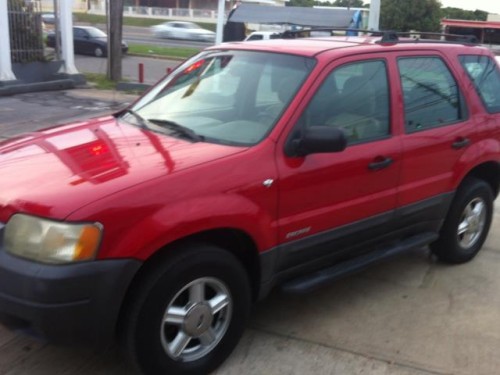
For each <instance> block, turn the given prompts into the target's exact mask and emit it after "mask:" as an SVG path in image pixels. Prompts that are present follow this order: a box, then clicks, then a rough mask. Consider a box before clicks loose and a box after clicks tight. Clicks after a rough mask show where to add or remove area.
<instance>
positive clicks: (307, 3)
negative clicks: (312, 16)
mask: <svg viewBox="0 0 500 375" xmlns="http://www.w3.org/2000/svg"><path fill="white" fill-rule="evenodd" d="M286 5H287V6H290V7H312V6H313V5H314V0H290V1H289V2H288V3H286Z"/></svg>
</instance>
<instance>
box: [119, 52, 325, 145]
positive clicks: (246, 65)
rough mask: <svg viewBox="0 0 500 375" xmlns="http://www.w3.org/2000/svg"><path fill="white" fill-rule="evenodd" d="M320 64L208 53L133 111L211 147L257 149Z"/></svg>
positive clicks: (275, 56)
mask: <svg viewBox="0 0 500 375" xmlns="http://www.w3.org/2000/svg"><path fill="white" fill-rule="evenodd" d="M314 64H315V60H314V59H311V58H307V57H302V56H294V55H285V54H277V53H268V52H249V51H218V52H213V51H212V52H204V53H201V54H200V55H198V56H196V57H194V58H192V59H190V60H188V61H187V62H186V63H184V64H183V65H182V66H180V67H179V68H177V70H176V71H174V72H173V73H172V74H170V75H169V76H168V77H167V78H166V79H165V80H164V81H162V82H160V83H159V84H158V85H157V86H156V87H155V88H154V89H152V90H151V91H150V92H149V93H148V94H147V95H146V96H144V97H143V98H142V99H141V100H140V101H139V102H137V103H136V104H135V105H134V106H133V108H132V111H134V112H135V113H136V114H137V115H139V116H140V117H142V118H143V119H145V120H147V121H149V122H152V123H154V124H156V125H160V126H164V127H169V126H170V127H171V125H172V124H173V123H175V124H176V125H180V126H182V127H183V128H188V129H189V131H190V132H195V133H196V134H197V135H199V136H201V139H204V140H206V141H208V142H216V143H225V144H234V145H252V144H255V143H257V142H259V141H260V140H262V139H263V138H264V137H265V136H266V135H267V133H268V132H269V131H270V130H271V129H272V127H273V126H274V124H275V123H276V121H277V120H278V119H279V117H280V115H281V113H282V112H283V111H284V109H285V108H286V106H287V105H288V103H289V102H290V100H291V99H292V98H293V96H294V95H295V93H296V92H297V90H298V89H299V87H300V85H301V84H302V82H303V81H304V79H305V78H306V76H307V75H308V74H309V72H310V71H311V69H312V68H313V66H314ZM125 116H127V117H124V119H125V120H126V121H130V120H131V116H130V115H125ZM131 122H133V119H132V120H131ZM173 135H174V136H175V134H173Z"/></svg>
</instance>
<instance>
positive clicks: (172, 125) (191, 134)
mask: <svg viewBox="0 0 500 375" xmlns="http://www.w3.org/2000/svg"><path fill="white" fill-rule="evenodd" d="M147 121H149V122H151V123H153V124H156V125H160V126H162V127H167V128H169V129H171V130H173V131H174V132H175V133H177V134H179V135H182V136H184V137H186V138H189V139H190V140H192V141H195V142H203V141H204V140H205V137H204V136H202V135H200V134H197V133H196V132H195V131H194V130H192V129H190V128H188V127H186V126H182V125H180V124H178V123H176V122H175V121H170V120H161V119H154V118H148V119H147Z"/></svg>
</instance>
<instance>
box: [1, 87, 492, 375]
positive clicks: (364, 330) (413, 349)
mask: <svg viewBox="0 0 500 375" xmlns="http://www.w3.org/2000/svg"><path fill="white" fill-rule="evenodd" d="M134 98H135V97H133V96H125V95H123V94H122V93H117V92H105V91H96V90H89V89H82V90H70V91H55V92H40V93H30V94H22V95H16V96H12V97H1V98H0V119H1V120H0V138H1V137H4V138H5V137H10V136H13V135H15V134H17V133H20V132H25V131H33V130H36V129H39V128H41V127H44V126H47V125H51V124H54V123H60V122H66V121H69V120H75V119H77V118H83V117H88V116H97V115H101V114H104V113H108V112H110V111H113V110H115V109H117V108H120V107H121V106H122V105H124V103H126V102H130V101H132V100H134ZM499 269H500V207H499V203H498V202H497V203H496V208H495V216H494V222H493V225H492V229H491V232H490V236H489V238H488V240H487V242H486V243H485V245H484V247H483V250H482V251H481V253H479V255H478V256H477V257H476V258H475V259H474V260H473V261H471V262H469V263H467V264H463V265H458V266H448V265H443V264H440V263H437V262H436V261H435V260H434V259H433V258H432V257H430V256H429V252H428V250H427V249H426V248H423V249H415V250H414V251H411V252H409V253H407V254H405V255H402V256H399V257H397V258H395V259H392V260H390V261H387V262H385V263H382V264H379V265H376V266H374V267H372V268H370V269H369V270H366V271H364V272H361V273H358V274H356V275H352V276H350V277H347V278H345V279H343V280H340V281H337V282H335V283H334V284H332V285H330V286H329V287H325V288H323V289H321V290H318V291H316V292H314V293H310V294H308V295H305V296H290V295H286V294H283V293H281V292H280V291H278V290H277V291H275V292H273V293H272V294H271V295H270V296H269V297H268V298H266V299H265V300H264V301H261V302H259V303H258V304H257V305H256V306H255V308H254V310H253V312H252V318H251V320H250V322H249V324H248V328H247V330H246V332H245V334H244V337H243V339H242V341H241V342H240V344H239V345H238V347H237V348H236V350H235V352H234V353H233V354H232V355H231V357H230V358H229V360H228V361H227V362H226V363H225V364H224V365H223V366H222V367H221V368H220V369H219V370H217V371H216V372H215V374H216V375H233V374H235V375H262V374H266V375H268V374H269V375H295V374H297V375H324V374H325V375H361V374H365V375H451V374H456V375H471V374H474V375H496V374H499V369H500V356H499V355H498V348H499V347H500V324H499V322H500V293H499V290H500V277H498V275H499ZM47 374H51V375H52V374H57V375H59V374H64V375H87V374H92V375H100V374H102V375H126V374H131V370H130V368H129V367H128V366H127V365H126V364H124V362H123V360H122V358H121V357H120V356H119V355H118V351H117V349H116V348H114V347H113V348H110V349H109V350H108V351H106V352H96V351H94V350H92V349H91V348H71V347H57V346H53V345H50V344H47V343H45V342H43V341H39V340H36V339H33V338H30V337H26V336H24V335H23V334H22V333H20V332H12V331H7V330H6V329H4V328H2V327H1V326H0V375H47Z"/></svg>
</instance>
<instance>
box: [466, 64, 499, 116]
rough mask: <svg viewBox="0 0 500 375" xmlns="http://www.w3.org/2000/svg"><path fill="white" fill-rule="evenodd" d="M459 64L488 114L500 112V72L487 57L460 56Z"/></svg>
mask: <svg viewBox="0 0 500 375" xmlns="http://www.w3.org/2000/svg"><path fill="white" fill-rule="evenodd" d="M460 62H461V64H462V66H463V67H464V68H465V71H466V72H467V74H468V75H469V77H470V79H471V80H472V82H474V86H475V87H476V91H477V93H478V94H479V96H480V97H481V100H482V101H483V103H484V105H485V107H486V109H487V110H488V112H489V113H499V112H500V72H499V69H498V66H497V64H496V62H495V61H493V60H492V59H491V58H489V57H488V56H476V55H466V56H460Z"/></svg>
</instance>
